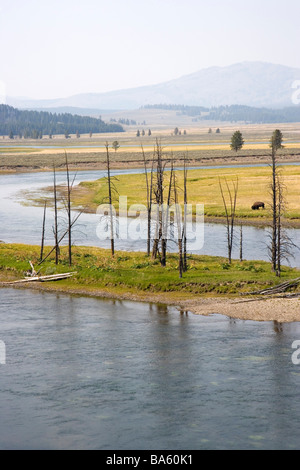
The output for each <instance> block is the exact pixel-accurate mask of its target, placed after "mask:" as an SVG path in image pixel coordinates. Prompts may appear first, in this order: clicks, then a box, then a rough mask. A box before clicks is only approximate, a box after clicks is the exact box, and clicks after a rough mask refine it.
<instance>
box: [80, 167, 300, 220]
mask: <svg viewBox="0 0 300 470" xmlns="http://www.w3.org/2000/svg"><path fill="white" fill-rule="evenodd" d="M281 174H282V178H283V182H284V185H285V188H286V189H285V192H286V202H287V204H286V207H287V209H286V212H285V219H286V222H288V223H290V224H292V225H294V226H299V224H300V208H299V187H300V166H296V165H291V166H282V167H281ZM167 178H168V175H166V180H167ZM225 178H226V180H227V181H228V183H229V185H230V186H231V185H232V182H234V181H236V178H238V186H239V189H238V198H237V211H236V215H237V217H238V218H239V219H241V220H243V221H244V222H245V223H250V224H251V223H253V224H256V225H266V224H267V223H268V222H269V221H270V220H271V213H270V211H269V210H268V202H269V201H270V189H269V185H270V178H271V170H270V168H269V167H241V168H214V169H197V170H189V172H188V181H187V186H188V201H189V203H190V204H192V205H193V210H194V211H195V208H196V204H198V203H203V204H204V215H205V216H206V218H207V219H208V221H209V219H211V220H212V221H216V220H218V219H222V218H224V217H225V211H224V205H223V201H222V197H221V192H220V187H219V179H220V180H221V182H222V184H223V187H224V191H226V189H225ZM177 180H178V186H179V188H183V172H182V171H178V172H177ZM167 183H168V181H166V184H167ZM114 184H115V186H116V188H117V190H118V193H119V195H122V196H123V195H124V196H127V200H128V207H130V206H131V205H133V204H136V203H137V202H138V203H141V204H144V205H145V204H146V191H145V177H144V175H143V174H133V175H123V176H119V177H118V180H117V181H116V182H115V183H114ZM106 198H107V181H106V179H104V178H103V179H100V180H98V181H94V182H83V183H81V184H80V185H79V186H78V187H77V188H75V190H74V193H73V203H74V205H75V206H81V207H86V208H87V210H89V211H91V212H95V211H96V208H97V207H98V206H99V204H102V203H103V202H104V201H105V200H106ZM255 201H264V202H265V204H266V210H260V211H253V210H252V209H251V206H252V204H253V203H254V202H255ZM179 202H180V203H181V204H182V203H183V193H182V191H181V192H180V193H179ZM118 203H119V201H118V198H115V201H114V205H115V207H116V210H118Z"/></svg>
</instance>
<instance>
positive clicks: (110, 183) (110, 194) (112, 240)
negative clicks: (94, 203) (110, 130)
mask: <svg viewBox="0 0 300 470" xmlns="http://www.w3.org/2000/svg"><path fill="white" fill-rule="evenodd" d="M105 148H106V169H107V178H106V179H107V186H108V204H109V224H110V244H111V254H112V256H114V255H115V234H114V216H113V207H112V204H113V191H116V189H115V186H114V183H113V181H112V176H111V171H110V156H109V146H108V142H106V144H105Z"/></svg>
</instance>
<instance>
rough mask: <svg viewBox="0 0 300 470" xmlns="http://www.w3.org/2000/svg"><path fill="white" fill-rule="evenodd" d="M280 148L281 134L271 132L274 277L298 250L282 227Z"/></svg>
mask: <svg viewBox="0 0 300 470" xmlns="http://www.w3.org/2000/svg"><path fill="white" fill-rule="evenodd" d="M282 147H283V146H282V133H281V131H279V130H278V129H277V130H276V131H274V132H273V134H272V138H271V149H272V153H271V164H270V166H271V172H272V176H271V183H270V193H271V212H272V231H271V246H270V247H269V250H270V258H271V263H272V271H273V272H275V273H276V276H278V277H280V276H281V270H282V261H283V260H284V259H285V260H287V261H288V259H289V257H291V256H292V249H293V248H298V247H297V246H296V245H295V244H294V242H293V241H292V240H291V238H290V237H289V236H288V234H287V231H286V230H285V228H284V227H283V223H282V221H283V218H284V212H285V211H286V200H285V186H284V184H283V179H282V175H281V173H280V170H279V165H278V161H277V151H278V150H279V149H281V148H282Z"/></svg>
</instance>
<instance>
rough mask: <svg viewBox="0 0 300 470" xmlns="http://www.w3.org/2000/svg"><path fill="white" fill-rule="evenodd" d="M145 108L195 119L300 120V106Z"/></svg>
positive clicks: (145, 107) (165, 106)
mask: <svg viewBox="0 0 300 470" xmlns="http://www.w3.org/2000/svg"><path fill="white" fill-rule="evenodd" d="M144 109H163V110H171V111H176V113H177V114H178V115H186V116H191V117H193V121H194V122H196V121H226V122H245V123H249V124H273V123H279V122H282V123H285V122H286V123H288V122H300V106H291V107H288V108H281V109H271V108H254V107H251V106H242V105H232V106H217V107H212V108H204V107H203V106H185V105H173V104H157V105H156V104H154V105H147V106H144Z"/></svg>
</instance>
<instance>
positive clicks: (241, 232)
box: [240, 224, 243, 261]
mask: <svg viewBox="0 0 300 470" xmlns="http://www.w3.org/2000/svg"><path fill="white" fill-rule="evenodd" d="M240 261H243V224H241V228H240Z"/></svg>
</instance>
